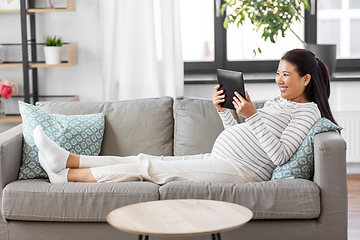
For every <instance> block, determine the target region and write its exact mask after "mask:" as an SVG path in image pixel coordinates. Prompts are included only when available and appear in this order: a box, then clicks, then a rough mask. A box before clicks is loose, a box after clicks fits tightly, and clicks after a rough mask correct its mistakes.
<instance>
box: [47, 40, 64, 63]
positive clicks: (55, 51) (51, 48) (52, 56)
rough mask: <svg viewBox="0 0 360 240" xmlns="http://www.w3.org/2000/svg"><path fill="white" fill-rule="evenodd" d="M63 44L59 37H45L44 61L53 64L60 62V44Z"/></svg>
mask: <svg viewBox="0 0 360 240" xmlns="http://www.w3.org/2000/svg"><path fill="white" fill-rule="evenodd" d="M62 45H63V42H62V39H61V37H57V36H54V37H50V36H48V37H46V39H45V47H44V54H45V63H46V64H49V65H55V64H60V63H61V46H62Z"/></svg>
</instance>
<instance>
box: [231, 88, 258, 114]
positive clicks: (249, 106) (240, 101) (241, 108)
mask: <svg viewBox="0 0 360 240" xmlns="http://www.w3.org/2000/svg"><path fill="white" fill-rule="evenodd" d="M245 97H246V99H245V98H243V96H241V95H240V94H239V93H238V92H235V97H234V101H233V104H234V107H235V109H236V112H237V114H239V115H240V116H242V117H244V118H248V117H251V116H252V115H254V114H255V113H257V110H256V107H255V105H254V104H253V103H252V102H251V99H250V96H249V94H248V92H247V91H246V92H245Z"/></svg>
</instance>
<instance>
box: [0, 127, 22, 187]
mask: <svg viewBox="0 0 360 240" xmlns="http://www.w3.org/2000/svg"><path fill="white" fill-rule="evenodd" d="M22 131H23V129H22V124H19V125H17V126H16V127H14V128H11V129H10V130H8V131H5V132H3V133H1V134H0V174H1V178H0V181H1V187H2V188H4V187H5V186H6V184H8V183H10V182H12V181H15V180H17V179H18V175H19V169H20V165H21V156H22V140H23V137H22Z"/></svg>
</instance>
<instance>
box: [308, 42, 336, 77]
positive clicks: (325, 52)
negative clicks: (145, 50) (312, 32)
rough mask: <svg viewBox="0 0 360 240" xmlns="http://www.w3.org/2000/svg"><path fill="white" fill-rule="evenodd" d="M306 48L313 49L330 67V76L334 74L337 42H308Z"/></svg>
mask: <svg viewBox="0 0 360 240" xmlns="http://www.w3.org/2000/svg"><path fill="white" fill-rule="evenodd" d="M305 48H306V49H307V50H310V51H312V52H313V53H314V54H315V56H316V57H318V58H320V59H321V61H323V62H324V63H325V64H326V65H327V66H328V68H329V72H330V76H333V74H334V72H335V68H336V45H335V44H306V45H305Z"/></svg>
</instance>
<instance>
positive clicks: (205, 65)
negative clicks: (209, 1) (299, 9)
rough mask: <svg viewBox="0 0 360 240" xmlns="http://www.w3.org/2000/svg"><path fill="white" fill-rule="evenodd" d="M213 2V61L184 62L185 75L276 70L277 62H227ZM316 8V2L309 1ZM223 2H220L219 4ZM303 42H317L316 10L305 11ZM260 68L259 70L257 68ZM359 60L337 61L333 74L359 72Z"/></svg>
mask: <svg viewBox="0 0 360 240" xmlns="http://www.w3.org/2000/svg"><path fill="white" fill-rule="evenodd" d="M216 1H219V0H214V35H215V36H214V49H215V50H214V54H215V60H214V61H212V62H184V71H185V74H206V73H215V71H216V69H218V68H223V69H229V70H234V71H242V72H244V73H269V72H273V71H274V69H276V68H277V65H278V62H279V61H278V60H250V61H249V60H244V61H228V60H227V56H226V54H227V46H226V42H227V41H226V38H227V36H226V30H225V29H224V27H223V22H224V19H225V16H221V15H220V16H217V11H219V9H217V8H218V7H219V6H218V4H217V3H216ZM311 2H314V3H315V6H317V0H315V1H311ZM222 3H223V0H221V4H222ZM218 15H219V14H218ZM304 17H305V21H304V28H305V29H304V30H305V42H307V43H316V42H317V8H315V13H314V14H311V13H310V11H308V10H306V11H305V16H304ZM259 66H261V68H259ZM359 66H360V59H358V58H356V59H337V61H336V70H335V72H345V71H359V70H360V68H359Z"/></svg>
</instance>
